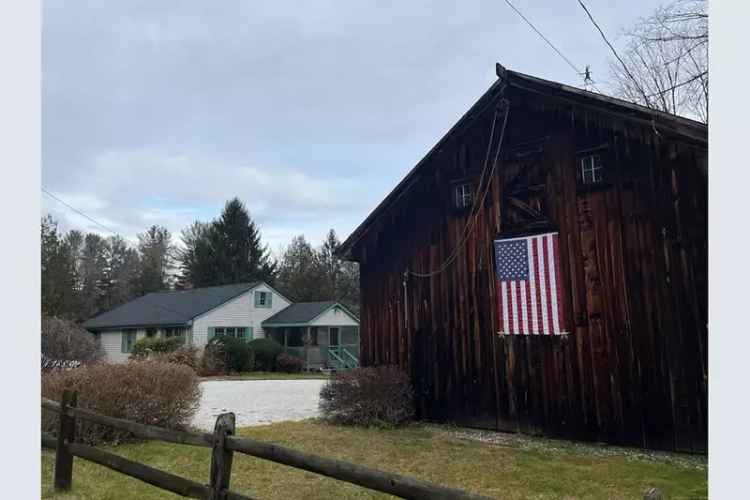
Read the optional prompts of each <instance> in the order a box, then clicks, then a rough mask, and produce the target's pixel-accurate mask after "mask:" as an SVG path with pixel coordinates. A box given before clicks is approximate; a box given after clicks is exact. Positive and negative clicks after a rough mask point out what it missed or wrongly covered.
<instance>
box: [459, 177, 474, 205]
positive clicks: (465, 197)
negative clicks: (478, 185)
mask: <svg viewBox="0 0 750 500" xmlns="http://www.w3.org/2000/svg"><path fill="white" fill-rule="evenodd" d="M472 187H473V186H472V185H471V182H463V183H461V184H456V187H455V200H454V201H455V205H456V208H459V209H461V208H469V207H471V204H472V202H473V196H474V190H473V189H472Z"/></svg>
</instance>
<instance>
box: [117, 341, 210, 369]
mask: <svg viewBox="0 0 750 500" xmlns="http://www.w3.org/2000/svg"><path fill="white" fill-rule="evenodd" d="M130 359H131V360H133V361H158V362H161V363H174V364H177V365H184V366H189V367H190V368H192V369H193V371H195V372H196V373H197V372H198V370H200V356H199V353H198V348H197V347H195V346H194V345H183V346H182V347H179V348H177V349H176V350H174V351H168V352H151V351H145V352H141V353H140V354H138V355H136V356H134V355H133V354H131V355H130Z"/></svg>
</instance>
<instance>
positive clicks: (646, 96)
mask: <svg viewBox="0 0 750 500" xmlns="http://www.w3.org/2000/svg"><path fill="white" fill-rule="evenodd" d="M506 1H507V0H506ZM578 3H579V4H580V5H581V7H582V8H583V10H584V11H585V12H586V15H588V16H589V19H590V20H591V22H592V23H593V24H594V26H595V27H596V29H597V31H599V34H600V35H601V36H602V39H603V40H604V43H606V44H607V46H609V49H610V50H611V51H612V53H613V54H614V55H615V57H616V58H617V60H618V61H620V64H621V65H622V67H623V69H624V70H625V73H627V75H628V77H629V78H630V79H631V80H633V83H634V84H635V86H636V88H637V89H638V91H639V92H640V93H641V95H642V96H643V99H644V100H645V101H646V106H648V107H649V108H650V107H651V101H649V100H648V97H649V96H648V95H646V92H645V91H644V90H643V87H641V85H640V84H639V83H638V80H636V79H635V77H634V76H633V74H632V73H631V72H630V69H628V65H627V64H625V61H623V60H622V58H621V57H620V54H618V53H617V50H615V47H614V46H613V45H612V44H611V43H609V40H608V39H607V35H605V34H604V31H602V29H601V28H600V27H599V24H598V23H597V22H596V20H595V19H594V16H592V15H591V12H589V9H588V8H586V5H584V3H583V1H582V0H578Z"/></svg>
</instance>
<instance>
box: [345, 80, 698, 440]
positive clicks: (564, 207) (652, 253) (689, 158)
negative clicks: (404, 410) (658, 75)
mask: <svg viewBox="0 0 750 500" xmlns="http://www.w3.org/2000/svg"><path fill="white" fill-rule="evenodd" d="M511 102H512V103H513V107H512V109H511V114H510V118H509V124H508V132H507V135H506V145H507V146H508V148H507V150H504V155H503V159H502V163H501V164H500V166H499V167H498V171H497V174H496V175H495V176H494V177H493V178H492V181H491V182H492V184H491V188H490V191H489V193H488V196H487V201H486V203H485V204H484V206H483V207H482V208H481V210H480V212H479V214H478V219H477V225H476V230H475V231H474V232H473V234H472V236H471V237H470V238H469V240H468V242H467V244H466V246H465V248H464V250H463V251H462V252H461V254H460V256H459V258H458V259H457V260H456V262H455V263H454V264H453V265H452V266H451V267H450V269H449V270H448V271H446V272H444V273H442V274H440V275H439V276H436V277H433V278H430V279H420V278H415V277H411V278H410V279H409V281H408V285H407V290H408V291H407V295H406V297H405V295H404V287H403V272H404V270H406V269H407V268H408V269H411V270H414V271H419V272H426V271H429V270H431V269H435V268H436V267H438V265H439V264H440V263H442V262H443V261H444V259H445V258H446V257H447V256H448V255H449V254H450V252H451V251H452V250H453V248H455V246H456V244H457V242H458V241H459V239H460V236H461V233H462V231H463V229H464V227H465V224H466V215H465V214H457V213H455V212H454V211H453V210H452V209H451V201H452V190H451V189H452V185H451V181H453V180H455V179H459V178H470V179H474V180H475V181H476V180H477V179H478V177H479V174H480V172H481V166H482V161H483V159H484V156H485V154H486V150H487V141H488V137H487V136H488V135H489V134H488V131H489V129H490V119H491V112H487V113H485V116H483V117H480V118H478V119H477V120H476V121H475V122H474V124H473V125H472V126H471V127H470V128H469V129H468V130H467V131H465V132H464V133H462V134H460V135H459V136H458V137H457V138H456V139H454V140H453V141H452V142H451V143H449V144H448V145H446V147H445V148H443V150H442V151H441V152H440V153H439V154H438V155H437V156H436V157H434V158H433V159H432V160H431V162H432V163H431V165H429V166H428V168H425V169H424V170H423V172H425V173H423V174H422V177H420V179H419V181H418V183H417V184H416V185H415V186H413V188H412V190H411V192H410V193H409V194H408V195H406V196H404V197H403V198H402V199H400V200H399V201H398V202H397V204H396V205H395V206H394V207H391V208H390V209H389V210H388V211H386V212H385V213H384V214H383V215H382V216H381V217H380V219H378V220H377V221H376V222H375V223H374V225H373V227H372V228H371V229H369V230H368V232H367V233H366V234H365V236H364V238H363V239H362V240H361V241H360V242H359V243H358V244H357V246H355V248H354V250H353V255H354V256H355V258H356V259H357V260H358V261H359V262H360V279H361V292H362V317H361V336H362V340H361V342H362V345H361V357H362V362H363V363H364V364H366V365H380V364H397V365H399V366H401V367H402V368H404V369H405V370H407V371H408V372H409V373H410V374H411V376H412V380H413V382H414V385H415V389H416V392H417V406H418V412H419V414H420V416H421V417H424V418H427V419H433V420H451V421H455V422H458V423H461V424H465V425H474V426H479V427H486V428H493V429H495V428H496V429H502V430H511V431H520V432H526V433H531V434H546V435H551V436H561V437H568V438H574V439H584V440H602V441H608V442H612V443H620V444H628V445H635V446H642V447H646V448H657V449H677V450H683V451H693V452H705V451H706V446H707V373H708V372H707V364H706V362H707V356H706V354H707V353H706V346H707V333H708V332H707V182H706V175H705V174H704V173H702V172H701V170H700V168H698V163H699V162H700V161H702V159H701V157H702V156H703V155H704V154H705V150H702V149H700V148H696V147H694V146H691V145H687V144H682V143H679V142H675V141H673V140H671V139H669V138H668V137H667V136H666V134H661V135H659V136H655V135H654V133H653V130H652V129H651V128H650V127H640V126H636V125H632V124H629V123H625V122H622V121H615V120H613V119H611V118H607V117H602V116H597V115H595V114H591V113H588V114H587V113H585V112H580V111H578V110H575V109H570V108H569V107H564V106H562V105H560V106H558V105H556V104H555V103H550V102H546V103H545V102H538V100H537V101H534V102H532V101H531V100H527V99H526V98H525V97H524V96H523V95H517V96H515V97H514V98H512V99H511ZM531 138H545V140H544V141H541V142H540V144H541V146H540V149H539V151H541V152H537V153H533V154H530V155H529V154H528V150H533V148H531V147H530V146H528V147H526V149H527V151H526V152H524V151H523V149H524V148H523V147H520V148H516V149H513V148H511V146H513V145H514V144H520V143H523V142H524V141H527V140H528V139H531ZM602 143H607V144H608V147H607V148H606V150H605V154H606V161H607V166H608V168H609V170H608V178H607V181H608V182H607V185H606V186H604V187H601V188H597V189H581V188H580V187H579V186H578V185H577V181H576V170H577V163H576V151H578V150H581V149H585V148H587V147H592V146H595V145H598V144H602ZM511 198H513V199H521V200H522V201H523V204H525V206H526V207H529V208H530V209H531V210H537V211H539V212H541V213H543V214H545V215H546V217H547V218H548V219H549V221H550V222H551V223H552V225H553V227H555V228H556V229H558V230H559V232H560V255H561V262H560V265H561V269H560V272H561V277H562V280H561V282H562V293H563V296H564V315H565V319H566V321H565V327H566V329H567V330H568V331H570V332H571V333H570V335H567V336H560V337H519V336H514V337H499V336H497V335H495V332H498V330H499V327H498V324H497V311H496V309H497V307H496V304H497V302H496V300H497V298H496V296H495V281H494V280H495V278H494V268H493V253H492V240H493V239H494V238H495V237H497V236H498V235H499V234H502V233H504V232H505V231H508V230H512V229H524V227H526V229H527V230H529V229H530V226H528V221H525V220H524V218H525V217H526V216H525V215H524V214H523V211H519V210H518V208H517V207H518V206H519V205H518V204H515V205H514V203H512V202H511V201H512V200H511ZM405 298H406V300H405Z"/></svg>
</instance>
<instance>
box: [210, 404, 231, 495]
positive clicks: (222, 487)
mask: <svg viewBox="0 0 750 500" xmlns="http://www.w3.org/2000/svg"><path fill="white" fill-rule="evenodd" d="M234 422H235V419H234V413H222V414H221V415H219V416H218V417H217V418H216V424H215V425H214V448H213V452H212V453H211V484H210V485H209V497H208V498H209V500H224V499H226V498H227V491H228V490H229V480H230V476H231V475H232V450H228V449H227V448H226V446H225V443H226V437H227V436H233V435H234Z"/></svg>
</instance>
